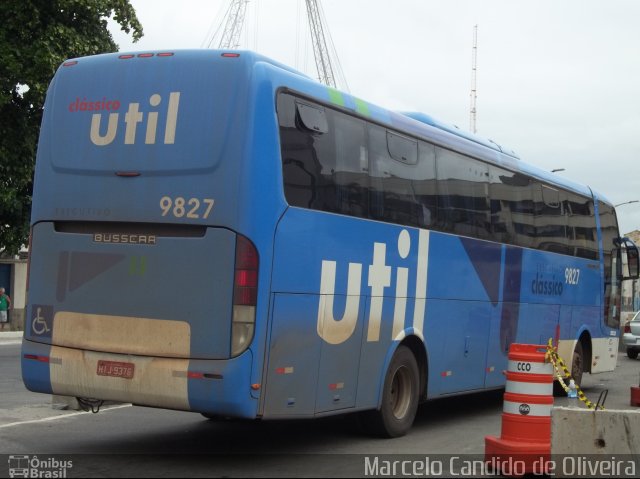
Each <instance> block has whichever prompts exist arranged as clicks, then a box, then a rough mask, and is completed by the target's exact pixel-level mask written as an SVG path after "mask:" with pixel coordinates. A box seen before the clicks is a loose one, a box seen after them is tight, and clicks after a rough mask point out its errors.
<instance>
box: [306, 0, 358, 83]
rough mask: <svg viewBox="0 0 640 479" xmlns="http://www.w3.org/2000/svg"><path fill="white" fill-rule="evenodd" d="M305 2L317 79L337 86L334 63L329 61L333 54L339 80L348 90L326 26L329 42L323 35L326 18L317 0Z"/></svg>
mask: <svg viewBox="0 0 640 479" xmlns="http://www.w3.org/2000/svg"><path fill="white" fill-rule="evenodd" d="M305 3H306V5H307V15H308V17H309V28H310V30H311V39H312V41H313V56H314V58H315V60H316V68H317V70H318V80H319V81H320V82H321V83H324V84H325V85H327V86H330V87H333V88H337V82H336V76H335V74H334V71H333V70H334V65H333V64H332V62H331V57H332V56H333V57H334V59H335V61H336V65H335V68H337V73H338V75H339V77H340V78H339V80H340V81H341V83H342V84H343V85H342V86H343V88H344V89H345V90H347V91H349V86H348V85H347V80H346V78H345V77H344V74H343V73H342V69H341V67H340V60H338V55H337V53H336V51H335V47H334V46H333V42H332V40H331V33H329V30H328V28H327V37H328V38H329V43H327V40H326V37H325V32H324V25H326V20H325V19H324V18H323V17H324V15H323V13H322V7H321V6H320V4H319V0H305ZM330 47H331V48H330Z"/></svg>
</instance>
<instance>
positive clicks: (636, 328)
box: [622, 311, 640, 359]
mask: <svg viewBox="0 0 640 479" xmlns="http://www.w3.org/2000/svg"><path fill="white" fill-rule="evenodd" d="M622 344H624V345H625V346H626V347H627V356H629V357H630V358H631V359H636V358H637V357H638V353H640V311H638V312H637V313H636V314H635V315H634V316H633V318H631V320H630V321H627V322H626V323H625V324H624V332H623V334H622Z"/></svg>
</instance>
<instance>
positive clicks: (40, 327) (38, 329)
mask: <svg viewBox="0 0 640 479" xmlns="http://www.w3.org/2000/svg"><path fill="white" fill-rule="evenodd" d="M33 311H35V314H34V313H32V319H31V333H32V334H34V335H35V336H42V337H51V327H52V325H51V323H52V318H53V307H51V306H43V305H38V304H34V305H33V308H32V312H33Z"/></svg>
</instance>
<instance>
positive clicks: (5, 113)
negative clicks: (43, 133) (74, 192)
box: [0, 0, 143, 254]
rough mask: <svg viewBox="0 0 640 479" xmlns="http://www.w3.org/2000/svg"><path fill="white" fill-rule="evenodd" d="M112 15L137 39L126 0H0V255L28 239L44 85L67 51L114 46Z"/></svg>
mask: <svg viewBox="0 0 640 479" xmlns="http://www.w3.org/2000/svg"><path fill="white" fill-rule="evenodd" d="M109 18H113V20H115V22H117V23H118V24H119V25H120V28H121V29H122V30H123V31H124V32H126V33H130V34H131V35H132V37H133V40H134V41H137V40H139V39H140V38H141V37H142V34H143V33H142V26H141V25H140V22H139V21H138V18H137V17H136V13H135V10H134V8H133V7H132V6H131V4H130V3H129V0H3V1H2V4H1V5H0V254H2V253H8V254H16V253H17V252H18V250H19V249H20V247H21V246H22V245H24V244H26V242H27V238H28V234H29V217H30V214H31V194H32V187H33V170H34V164H35V153H36V146H37V142H38V135H39V131H40V122H41V121H42V108H43V105H44V99H45V94H46V92H47V87H48V85H49V82H50V81H51V78H52V77H53V74H54V73H55V71H56V69H57V68H58V66H59V65H60V64H61V63H62V62H63V61H64V60H66V59H67V58H74V57H80V56H86V55H95V54H98V53H107V52H115V51H117V50H118V46H117V45H116V44H115V42H114V41H113V37H112V36H111V33H110V32H109V30H108V28H107V20H108V19H109Z"/></svg>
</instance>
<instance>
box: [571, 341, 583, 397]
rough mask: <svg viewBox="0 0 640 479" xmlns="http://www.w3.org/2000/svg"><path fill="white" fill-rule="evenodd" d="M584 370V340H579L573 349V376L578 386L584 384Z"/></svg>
mask: <svg viewBox="0 0 640 479" xmlns="http://www.w3.org/2000/svg"><path fill="white" fill-rule="evenodd" d="M583 372H584V350H583V347H582V342H581V341H578V342H577V343H576V347H575V348H574V350H573V361H572V363H571V377H572V378H573V380H574V381H575V383H576V385H577V386H580V384H582V373H583Z"/></svg>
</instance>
